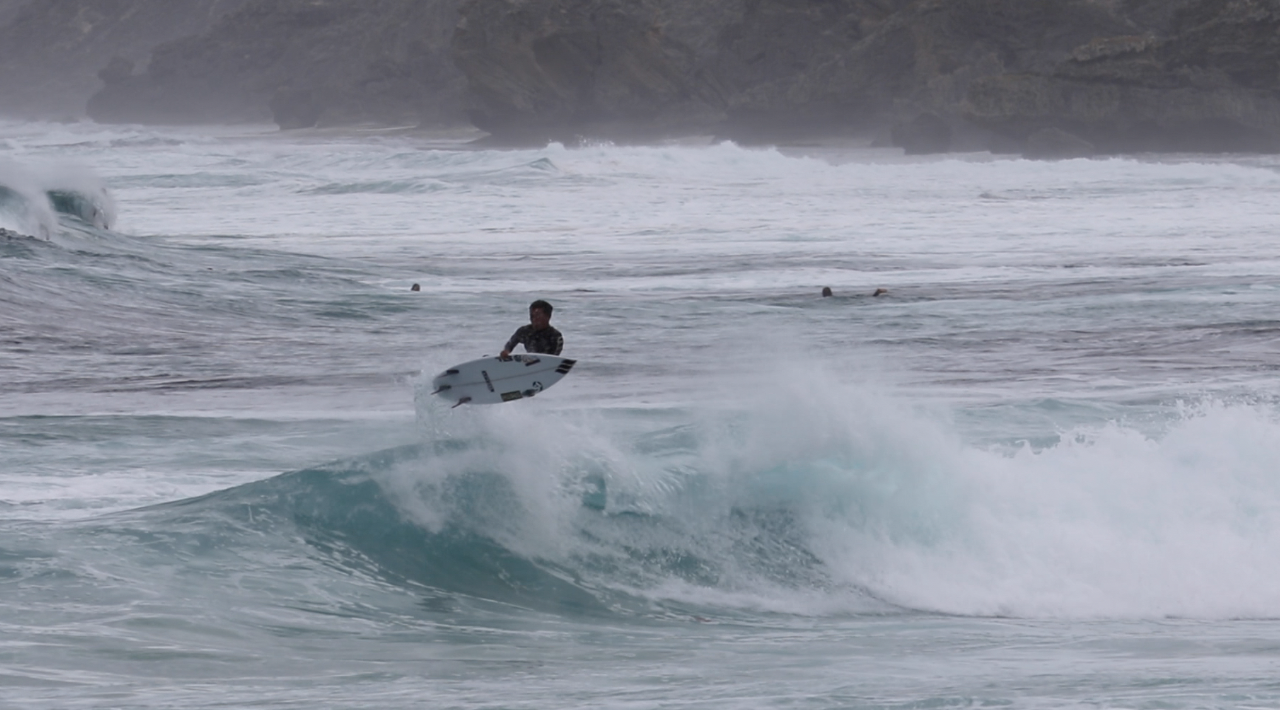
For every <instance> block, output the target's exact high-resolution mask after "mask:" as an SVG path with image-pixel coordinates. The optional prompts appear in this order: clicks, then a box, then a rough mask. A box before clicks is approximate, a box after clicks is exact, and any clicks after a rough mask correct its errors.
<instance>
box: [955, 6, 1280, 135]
mask: <svg viewBox="0 0 1280 710" xmlns="http://www.w3.org/2000/svg"><path fill="white" fill-rule="evenodd" d="M1171 31H1172V32H1171V34H1170V35H1169V36H1168V37H1166V38H1156V37H1154V36H1138V37H1120V38H1108V39H1104V40H1097V41H1094V42H1092V43H1090V44H1087V45H1085V46H1083V47H1082V48H1081V49H1080V50H1079V51H1078V52H1076V53H1075V54H1074V55H1073V56H1072V57H1070V58H1068V59H1067V60H1066V61H1064V62H1062V63H1061V64H1059V65H1058V66H1056V67H1055V68H1053V69H1052V70H1051V71H1049V72H1046V73H1042V74H1006V75H1002V76H993V77H988V78H985V79H983V80H981V81H979V82H976V83H975V84H974V86H973V87H972V88H971V90H970V92H969V94H968V105H967V115H968V117H969V118H970V119H971V120H972V121H974V122H975V123H978V124H981V125H983V126H986V127H988V128H990V129H992V130H994V131H997V132H999V133H1001V134H1003V135H1005V136H1008V137H1010V138H1013V139H1018V140H1020V139H1025V138H1026V137H1027V136H1029V135H1031V134H1032V133H1034V132H1036V131H1038V130H1041V129H1045V128H1060V129H1063V130H1066V131H1068V132H1070V133H1073V134H1076V135H1078V136H1080V137H1081V138H1083V139H1085V140H1087V141H1089V142H1090V143H1092V144H1094V145H1095V146H1097V147H1098V149H1099V150H1100V151H1102V152H1129V151H1209V152H1217V151H1265V152H1275V151H1277V150H1280V98H1278V96H1280V95H1278V93H1277V90H1278V89H1280V0H1202V1H1201V2H1196V3H1192V4H1189V5H1187V6H1185V7H1183V8H1182V10H1181V11H1180V12H1179V13H1177V14H1176V15H1175V16H1174V18H1173V21H1172V24H1171Z"/></svg>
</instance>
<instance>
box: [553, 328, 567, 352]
mask: <svg viewBox="0 0 1280 710" xmlns="http://www.w3.org/2000/svg"><path fill="white" fill-rule="evenodd" d="M561 350H564V335H562V334H561V333H560V332H559V331H556V344H555V347H554V349H553V351H552V353H551V354H552V355H559V354H560V351H561Z"/></svg>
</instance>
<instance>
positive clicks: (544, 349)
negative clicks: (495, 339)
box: [498, 300, 564, 358]
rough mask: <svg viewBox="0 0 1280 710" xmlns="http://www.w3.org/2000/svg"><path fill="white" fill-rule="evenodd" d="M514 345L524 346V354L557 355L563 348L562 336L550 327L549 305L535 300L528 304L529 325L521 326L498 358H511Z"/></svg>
mask: <svg viewBox="0 0 1280 710" xmlns="http://www.w3.org/2000/svg"><path fill="white" fill-rule="evenodd" d="M516 345H524V349H525V352H530V353H543V354H545V355H559V354H560V350H561V349H563V348H564V336H563V335H561V334H560V331H558V330H556V329H555V328H552V327H551V304H550V303H547V302H546V301H543V300H537V301H534V302H533V303H530V304H529V325H522V326H520V327H519V328H517V329H516V332H515V333H514V334H513V335H512V336H511V339H510V340H508V341H507V345H506V347H504V348H502V353H501V354H500V355H499V356H498V357H501V358H507V357H510V356H511V351H512V349H514V348H515V346H516Z"/></svg>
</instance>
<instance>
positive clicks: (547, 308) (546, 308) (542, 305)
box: [529, 299, 551, 315]
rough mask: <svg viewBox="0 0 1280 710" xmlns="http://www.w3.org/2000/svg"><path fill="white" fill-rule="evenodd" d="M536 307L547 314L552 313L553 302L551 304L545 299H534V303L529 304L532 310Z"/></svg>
mask: <svg viewBox="0 0 1280 710" xmlns="http://www.w3.org/2000/svg"><path fill="white" fill-rule="evenodd" d="M535 308H537V309H538V310H540V311H542V312H543V313H546V314H547V315H551V304H550V303H547V302H546V301H544V300H542V299H538V300H536V301H534V302H533V303H530V304H529V310H531V311H532V310H533V309H535Z"/></svg>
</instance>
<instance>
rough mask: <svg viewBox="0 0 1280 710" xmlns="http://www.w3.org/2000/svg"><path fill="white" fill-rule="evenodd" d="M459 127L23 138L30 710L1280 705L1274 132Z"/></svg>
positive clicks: (15, 176) (42, 131) (20, 514)
mask: <svg viewBox="0 0 1280 710" xmlns="http://www.w3.org/2000/svg"><path fill="white" fill-rule="evenodd" d="M474 137H475V136H474V135H472V134H470V133H467V132H463V131H458V132H439V133H429V132H423V131H411V130H345V131H337V130H309V131H298V132H279V131H276V130H275V129H274V127H267V126H236V127H182V128H178V127H173V128H169V127H139V126H100V125H95V124H92V123H70V124H63V123H33V122H13V121H10V122H0V150H2V151H3V153H2V154H0V228H2V229H3V230H4V231H3V232H0V630H2V633H0V707H3V708H23V709H30V708H58V709H63V708H90V707H92V708H172V707H183V708H215V707H253V708H294V707H307V708H411V707H412V708H418V707H432V708H465V709H474V708H651V707H653V708H656V707H664V708H695V707H696V708H950V707H987V706H999V707H1013V708H1063V707H1080V708H1086V707H1087V708H1242V707H1258V708H1260V707H1280V681H1277V677H1280V642H1278V641H1277V638H1280V572H1278V571H1277V567H1276V564H1277V560H1280V384H1278V378H1277V376H1278V375H1280V364H1277V362H1278V360H1277V356H1278V354H1280V315H1277V314H1280V247H1278V246H1277V235H1278V230H1277V224H1278V221H1277V210H1276V205H1277V202H1276V199H1275V198H1276V195H1277V194H1278V192H1280V157H1276V156H1208V155H1164V156H1129V157H1116V158H1106V159H1093V160H1071V161H1061V162H1036V161H1027V160H1021V159H1018V158H1016V157H1013V156H999V155H991V154H987V153H974V154H962V155H948V156H926V157H904V156H903V155H901V152H900V151H897V150H893V149H882V148H874V147H870V146H868V145H865V144H862V143H857V142H848V143H841V142H814V143H811V144H794V145H781V146H739V145H735V144H733V143H729V142H723V141H717V140H715V139H712V138H707V139H698V140H692V139H691V140H687V141H682V142H672V143H670V144H664V145H655V146H617V145H611V144H604V143H601V144H593V143H584V144H583V145H580V146H563V145H559V144H551V145H547V146H545V147H540V148H533V149H503V150H497V149H491V148H485V147H482V146H480V145H476V144H473V143H471V142H470V141H471V139H473V138H474ZM414 284H417V285H418V286H419V290H412V286H413V285H414ZM824 287H829V288H830V289H831V294H832V295H831V296H830V297H824V296H823V295H822V291H823V288H824ZM878 289H883V292H882V293H881V294H880V295H872V294H874V293H875V292H876V291H877V290H878ZM538 298H542V299H546V300H548V301H550V302H551V303H552V304H553V305H554V307H555V312H554V316H553V319H552V324H553V325H555V326H556V327H557V328H559V329H560V330H561V331H562V332H563V333H564V336H565V342H566V346H565V351H564V354H565V355H566V356H569V357H573V358H575V359H577V361H578V364H577V366H576V367H575V369H574V370H573V372H572V373H571V374H570V375H569V376H568V377H566V378H565V379H564V380H563V381H562V382H560V383H559V384H557V385H556V386H555V387H554V388H550V389H548V390H547V391H546V392H543V393H542V394H540V395H538V396H537V397H535V398H531V399H526V400H520V401H516V402H511V403H506V404H502V405H491V406H463V407H459V408H457V409H450V408H449V407H448V403H447V402H444V401H443V400H440V399H439V398H436V397H433V396H431V394H430V380H431V378H432V377H433V376H434V375H435V374H437V373H439V372H440V371H441V370H443V369H444V368H445V367H448V366H450V365H452V364H455V363H458V362H462V361H465V360H470V359H473V358H476V357H480V356H482V355H494V354H497V352H498V351H500V350H501V349H502V346H503V344H504V343H505V342H506V340H507V338H508V337H509V336H510V335H511V333H512V332H513V331H514V330H515V329H516V328H517V327H518V326H520V325H522V324H524V323H525V322H527V309H528V304H529V302H530V301H532V300H534V299H538Z"/></svg>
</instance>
